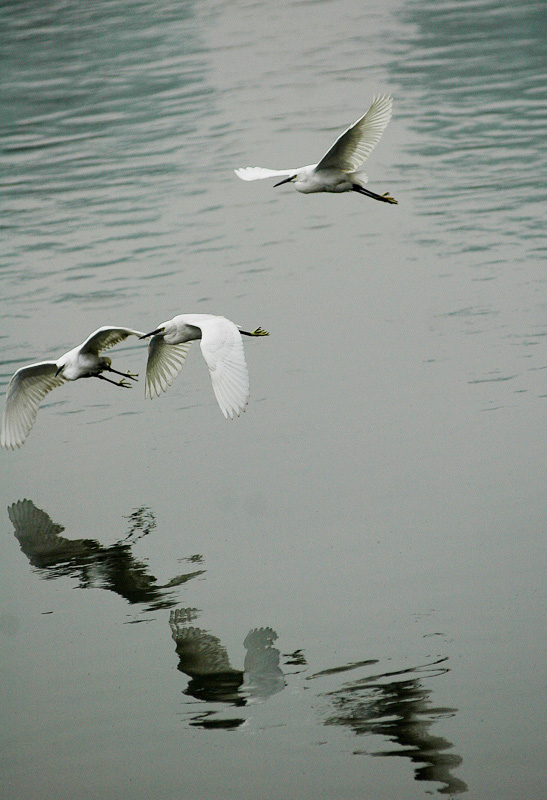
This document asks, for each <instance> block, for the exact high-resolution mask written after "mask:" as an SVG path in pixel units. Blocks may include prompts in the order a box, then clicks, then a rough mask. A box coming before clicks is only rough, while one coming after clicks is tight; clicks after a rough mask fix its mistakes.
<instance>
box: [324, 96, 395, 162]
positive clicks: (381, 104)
mask: <svg viewBox="0 0 547 800" xmlns="http://www.w3.org/2000/svg"><path fill="white" fill-rule="evenodd" d="M392 103H393V101H392V99H391V95H389V94H381V95H378V96H377V97H374V98H373V100H372V104H371V106H370V108H369V110H368V111H367V113H366V114H364V115H363V116H362V117H360V118H359V119H358V120H357V121H356V122H354V123H353V125H350V127H349V128H348V129H347V130H346V131H344V133H343V134H342V135H341V136H339V137H338V139H337V140H336V141H335V143H334V144H333V146H332V147H331V148H330V150H329V151H328V152H327V153H325V155H324V156H323V158H322V159H321V161H320V162H319V163H318V164H317V167H316V169H328V168H330V167H332V168H334V169H341V170H342V171H343V172H355V170H356V169H357V168H358V167H360V166H361V164H362V163H363V161H365V160H366V159H367V158H368V157H369V155H370V154H371V152H372V150H373V148H374V146H375V145H376V144H378V142H379V141H380V138H381V136H382V133H383V132H384V130H385V127H386V125H387V124H388V122H389V120H390V119H391V106H392Z"/></svg>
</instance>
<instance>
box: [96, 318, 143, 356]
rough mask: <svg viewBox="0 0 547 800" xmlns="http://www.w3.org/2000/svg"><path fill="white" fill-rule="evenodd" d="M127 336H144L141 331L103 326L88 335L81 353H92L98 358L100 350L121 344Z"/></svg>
mask: <svg viewBox="0 0 547 800" xmlns="http://www.w3.org/2000/svg"><path fill="white" fill-rule="evenodd" d="M128 336H144V333H143V332H142V331H134V330H132V329H131V328H113V327H112V326H110V325H103V327H102V328H97V330H96V331H93V333H90V334H89V336H88V337H87V339H86V340H85V342H83V344H82V345H81V347H80V352H82V353H93V355H95V356H98V355H99V353H101V351H102V350H107V349H108V348H109V347H114V345H115V344H118V343H119V342H123V340H124V339H127V337H128Z"/></svg>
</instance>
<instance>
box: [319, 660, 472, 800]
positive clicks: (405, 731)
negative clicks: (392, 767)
mask: <svg viewBox="0 0 547 800" xmlns="http://www.w3.org/2000/svg"><path fill="white" fill-rule="evenodd" d="M446 661H447V659H446V658H439V659H438V660H436V661H433V662H431V663H429V664H424V665H422V666H418V667H414V668H411V669H404V670H397V671H394V672H386V673H384V674H377V675H370V676H368V677H366V678H361V679H360V680H357V681H355V682H352V683H347V684H344V686H342V687H341V688H340V689H336V690H334V691H332V692H329V693H328V694H327V695H326V696H328V697H329V699H330V700H331V702H332V704H333V705H334V708H335V713H334V714H332V715H331V716H329V717H328V718H327V720H326V721H325V724H326V725H343V726H346V727H348V728H350V729H351V730H352V731H353V732H354V733H355V734H357V735H358V736H364V735H367V734H372V735H378V736H382V737H384V738H386V739H388V740H389V741H391V742H393V743H394V744H396V745H398V748H397V749H388V750H380V751H378V752H372V753H370V752H369V753H368V754H369V755H375V756H402V757H404V758H409V759H410V760H411V761H412V762H413V763H414V764H418V765H419V766H418V767H417V768H416V771H415V779H416V780H417V781H433V782H437V783H440V784H441V787H440V788H439V789H438V792H439V793H440V794H450V795H454V794H460V793H462V792H466V791H467V785H466V784H465V783H464V782H463V781H461V780H459V779H458V778H455V777H454V776H453V775H452V774H451V770H453V769H455V768H456V767H458V766H459V765H460V764H461V763H462V759H461V757H460V756H458V755H455V754H451V753H447V752H446V751H447V750H449V749H450V748H451V747H452V743H451V742H449V741H448V740H447V739H445V738H444V737H442V736H435V735H434V734H433V733H431V731H430V728H431V726H432V725H433V724H434V722H435V721H436V720H438V719H441V718H445V717H450V716H454V715H455V713H456V709H454V708H435V707H432V706H431V703H430V701H429V696H430V694H431V689H427V688H426V687H425V686H424V685H423V680H424V678H431V677H435V676H437V675H442V674H444V673H446V672H448V671H449V670H448V667H446V666H442V664H444V663H445V662H446ZM376 663H378V662H377V661H370V662H361V664H358V665H355V664H352V665H350V666H348V667H345V668H344V667H340V668H335V669H334V670H325V671H324V672H319V673H316V674H315V675H310V676H309V678H310V679H313V678H318V677H321V676H325V675H331V674H333V673H334V672H342V671H345V670H346V669H355V667H356V666H363V665H364V664H376ZM354 752H355V753H358V754H359V753H367V751H365V750H355V751H354Z"/></svg>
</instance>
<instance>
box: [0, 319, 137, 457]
mask: <svg viewBox="0 0 547 800" xmlns="http://www.w3.org/2000/svg"><path fill="white" fill-rule="evenodd" d="M128 336H142V331H134V330H131V329H130V328H113V327H110V326H104V327H102V328H98V329H97V330H96V331H94V332H93V333H92V334H90V336H88V337H87V339H86V340H85V342H82V344H80V345H78V347H74V348H73V349H72V350H69V351H68V353H65V354H64V355H62V356H61V357H60V358H59V359H57V361H39V362H38V363H37V364H29V365H28V366H26V367H21V368H20V369H18V370H17V372H16V373H15V374H14V375H13V377H12V379H11V380H10V382H9V385H8V390H7V393H6V404H5V407H4V413H3V416H2V433H1V436H0V443H1V444H2V447H5V448H6V449H7V450H15V448H16V447H21V445H22V444H23V442H24V441H25V439H26V438H27V436H28V435H29V433H30V429H31V428H32V426H33V425H34V421H35V419H36V414H37V413H38V408H39V406H40V403H41V402H42V400H43V399H44V397H45V396H46V394H48V392H51V390H52V389H55V388H56V387H57V386H61V385H62V384H63V383H66V381H77V380H78V379H79V378H101V380H103V381H108V382H109V383H113V384H114V385H115V386H123V387H124V388H129V387H130V386H131V384H130V383H128V382H127V381H126V380H125V378H131V379H132V380H136V378H137V376H136V375H133V374H131V373H129V372H118V370H116V369H112V367H111V363H112V360H111V359H110V358H108V357H107V356H101V355H100V353H101V352H102V351H103V350H106V349H107V348H109V347H113V346H114V345H115V344H118V343H119V342H122V341H123V340H124V339H126V338H127V337H128ZM102 372H114V373H115V374H116V375H121V376H122V379H121V380H120V381H113V380H111V379H110V378H107V377H105V376H104V375H101V373H102Z"/></svg>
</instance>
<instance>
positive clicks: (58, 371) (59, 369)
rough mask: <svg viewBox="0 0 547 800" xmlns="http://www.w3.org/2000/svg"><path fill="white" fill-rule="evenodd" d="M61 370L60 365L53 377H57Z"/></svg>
mask: <svg viewBox="0 0 547 800" xmlns="http://www.w3.org/2000/svg"><path fill="white" fill-rule="evenodd" d="M61 370H62V366H61V367H57V372H56V373H55V377H57V375H58V374H59V373H60V371H61Z"/></svg>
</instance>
